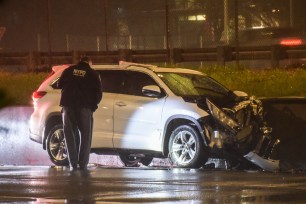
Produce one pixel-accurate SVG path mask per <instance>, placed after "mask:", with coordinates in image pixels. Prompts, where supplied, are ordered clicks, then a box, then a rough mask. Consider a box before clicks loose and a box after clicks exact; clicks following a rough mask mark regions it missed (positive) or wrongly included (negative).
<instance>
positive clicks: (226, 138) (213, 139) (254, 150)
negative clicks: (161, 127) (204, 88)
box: [198, 92, 280, 171]
mask: <svg viewBox="0 0 306 204" xmlns="http://www.w3.org/2000/svg"><path fill="white" fill-rule="evenodd" d="M241 93H242V92H236V93H235V92H232V94H234V95H235V103H231V104H230V105H227V106H226V107H223V108H220V107H218V106H217V105H216V104H214V103H213V102H212V101H211V100H209V99H207V98H206V100H202V101H201V100H200V101H199V102H198V106H199V107H200V108H202V109H205V110H206V111H207V112H209V113H210V116H209V117H206V118H203V119H202V120H203V121H201V123H202V124H203V126H204V131H205V136H206V139H207V141H208V145H209V147H210V150H211V157H212V158H213V157H215V158H222V159H225V160H226V162H228V164H229V166H230V167H231V168H233V167H238V166H239V165H240V166H246V165H247V166H252V165H250V164H255V165H256V166H258V167H260V168H261V169H263V170H267V171H276V170H277V169H278V160H277V149H278V148H277V147H278V144H279V142H280V141H279V139H277V138H275V137H273V136H272V134H271V132H272V128H270V127H269V126H267V124H266V122H265V120H264V111H263V107H262V103H261V101H260V100H258V99H256V98H255V97H248V96H247V95H246V94H242V95H243V97H241V96H239V94H240V95H241Z"/></svg>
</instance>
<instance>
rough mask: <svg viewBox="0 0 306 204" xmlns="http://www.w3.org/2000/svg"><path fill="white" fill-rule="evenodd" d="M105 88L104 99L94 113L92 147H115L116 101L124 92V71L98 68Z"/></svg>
mask: <svg viewBox="0 0 306 204" xmlns="http://www.w3.org/2000/svg"><path fill="white" fill-rule="evenodd" d="M98 72H99V74H100V77H101V82H102V89H103V96H102V101H101V102H100V104H99V107H98V109H97V111H96V112H95V113H94V128H93V137H92V148H95V147H99V148H101V147H102V148H113V147H114V145H113V135H114V101H115V98H116V96H117V94H120V93H123V90H124V88H123V85H124V71H120V70H98Z"/></svg>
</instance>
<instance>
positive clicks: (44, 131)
mask: <svg viewBox="0 0 306 204" xmlns="http://www.w3.org/2000/svg"><path fill="white" fill-rule="evenodd" d="M53 118H54V121H52V120H53ZM58 118H60V120H62V114H61V112H52V113H50V114H49V115H48V117H47V119H46V121H45V125H44V130H43V149H44V150H46V140H47V136H48V135H47V134H48V129H49V127H48V126H47V124H48V123H51V124H52V123H54V124H55V123H56V121H57V119H58Z"/></svg>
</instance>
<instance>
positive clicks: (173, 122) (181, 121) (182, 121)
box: [163, 118, 203, 156]
mask: <svg viewBox="0 0 306 204" xmlns="http://www.w3.org/2000/svg"><path fill="white" fill-rule="evenodd" d="M180 125H190V126H192V127H194V129H195V131H197V132H198V134H199V135H201V133H200V130H199V128H198V126H197V125H196V124H195V123H194V122H193V121H191V120H189V119H185V118H176V119H173V120H171V121H170V122H169V123H168V125H167V127H166V131H165V133H164V142H163V155H164V156H168V154H169V139H170V135H171V133H172V131H173V130H174V129H175V128H177V127H178V126H180ZM200 138H202V137H200ZM202 142H203V138H202Z"/></svg>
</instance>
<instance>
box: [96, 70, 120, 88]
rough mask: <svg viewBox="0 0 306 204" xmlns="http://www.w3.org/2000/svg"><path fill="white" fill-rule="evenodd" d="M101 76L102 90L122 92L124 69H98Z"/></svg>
mask: <svg viewBox="0 0 306 204" xmlns="http://www.w3.org/2000/svg"><path fill="white" fill-rule="evenodd" d="M98 72H99V74H100V77H101V82H102V88H103V92H108V93H119V94H124V93H125V90H124V88H123V87H124V75H125V72H124V71H119V70H113V71H110V70H103V71H101V70H100V71H98Z"/></svg>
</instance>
